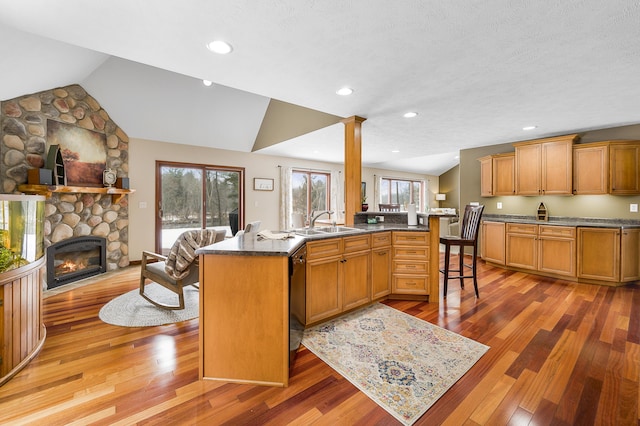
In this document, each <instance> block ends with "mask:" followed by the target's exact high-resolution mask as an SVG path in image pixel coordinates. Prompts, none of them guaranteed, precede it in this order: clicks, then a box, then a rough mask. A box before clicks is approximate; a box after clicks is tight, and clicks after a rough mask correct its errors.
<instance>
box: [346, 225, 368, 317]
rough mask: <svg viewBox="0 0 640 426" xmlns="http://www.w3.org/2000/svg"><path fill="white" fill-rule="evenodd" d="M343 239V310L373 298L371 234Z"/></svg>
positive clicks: (363, 303) (360, 304)
mask: <svg viewBox="0 0 640 426" xmlns="http://www.w3.org/2000/svg"><path fill="white" fill-rule="evenodd" d="M343 240H344V254H343V256H342V260H341V266H342V277H341V279H342V286H343V289H344V290H343V299H342V311H347V310H349V309H353V308H357V307H358V306H362V305H365V304H367V303H369V301H370V300H371V279H370V270H371V251H370V247H371V244H370V236H369V235H359V236H354V237H344V238H343Z"/></svg>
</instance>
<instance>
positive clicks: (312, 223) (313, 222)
mask: <svg viewBox="0 0 640 426" xmlns="http://www.w3.org/2000/svg"><path fill="white" fill-rule="evenodd" d="M325 213H326V214H329V215H332V214H333V210H323V211H321V212H319V213H317V214H316V212H311V220H309V228H313V227H314V226H316V220H317V219H318V218H319V217H320V216H322V215H323V214H325Z"/></svg>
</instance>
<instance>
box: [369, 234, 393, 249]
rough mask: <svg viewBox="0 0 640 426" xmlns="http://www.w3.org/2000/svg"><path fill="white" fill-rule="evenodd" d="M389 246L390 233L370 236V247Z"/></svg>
mask: <svg viewBox="0 0 640 426" xmlns="http://www.w3.org/2000/svg"><path fill="white" fill-rule="evenodd" d="M390 245H391V232H390V231H387V232H377V233H375V234H372V235H371V247H373V248H376V247H386V246H390Z"/></svg>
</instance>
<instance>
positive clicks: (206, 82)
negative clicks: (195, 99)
mask: <svg viewBox="0 0 640 426" xmlns="http://www.w3.org/2000/svg"><path fill="white" fill-rule="evenodd" d="M202 84H204V85H205V86H207V87H209V86H211V85H212V84H213V81H209V80H202Z"/></svg>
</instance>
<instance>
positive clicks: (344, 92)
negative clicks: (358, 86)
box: [336, 87, 353, 96]
mask: <svg viewBox="0 0 640 426" xmlns="http://www.w3.org/2000/svg"><path fill="white" fill-rule="evenodd" d="M336 93H337V94H338V95H340V96H349V95H350V94H352V93H353V89H352V88H351V87H342V88H340V89H338V90H336Z"/></svg>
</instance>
